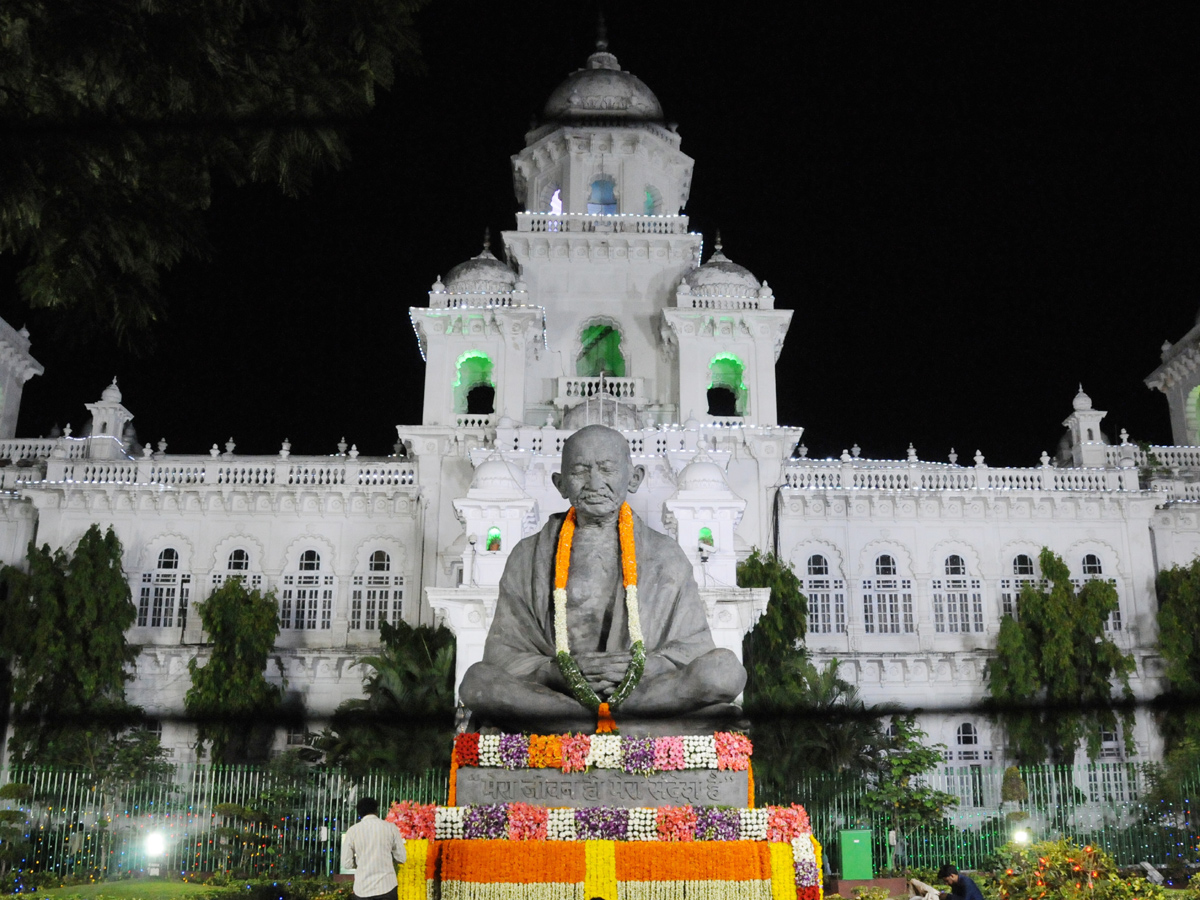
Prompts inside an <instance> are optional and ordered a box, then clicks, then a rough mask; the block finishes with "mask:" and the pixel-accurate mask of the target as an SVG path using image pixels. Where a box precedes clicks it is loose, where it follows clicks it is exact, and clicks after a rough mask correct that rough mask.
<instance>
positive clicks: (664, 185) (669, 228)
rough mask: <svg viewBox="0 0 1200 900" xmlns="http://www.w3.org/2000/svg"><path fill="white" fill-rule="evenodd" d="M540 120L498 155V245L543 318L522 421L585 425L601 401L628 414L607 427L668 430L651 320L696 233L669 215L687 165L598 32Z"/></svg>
mask: <svg viewBox="0 0 1200 900" xmlns="http://www.w3.org/2000/svg"><path fill="white" fill-rule="evenodd" d="M542 122H543V124H541V125H540V126H539V127H536V128H534V129H533V130H532V131H530V132H529V133H528V134H526V136H525V148H524V149H523V150H521V152H519V153H517V154H516V155H515V156H513V158H512V171H513V183H514V188H515V191H516V196H517V200H518V202H519V203H521V205H522V206H523V207H524V209H525V211H524V212H521V213H518V214H517V227H516V230H515V231H507V232H505V234H504V245H505V248H506V249H507V252H508V256H509V259H510V261H511V262H512V263H513V264H514V265H516V266H517V267H518V269H519V271H520V274H521V277H522V278H523V279H524V281H525V282H526V284H527V286H528V291H529V296H530V298H531V299H530V302H531V303H534V304H536V305H538V306H541V307H543V308H544V309H545V311H546V346H547V348H548V350H549V353H548V354H545V358H544V359H543V360H541V361H540V362H539V363H538V364H537V365H532V366H530V368H529V369H528V370H527V373H526V388H525V393H526V398H527V400H526V407H525V411H524V420H525V421H526V422H539V423H540V422H543V421H545V420H546V418H547V416H549V417H550V418H552V419H553V420H554V421H557V422H563V421H569V422H574V421H575V420H576V419H579V418H581V416H582V419H583V420H588V419H590V418H591V414H590V412H589V411H588V409H587V407H586V406H585V404H586V403H587V401H588V400H589V399H596V398H598V397H600V396H601V395H603V398H604V400H605V404H606V405H605V407H604V409H605V415H606V416H607V415H610V414H613V407H612V406H611V405H608V404H609V401H613V402H616V403H620V404H623V405H624V406H626V407H629V409H627V410H625V411H623V412H620V413H619V414H617V415H615V417H614V419H613V421H638V422H642V423H644V424H646V425H655V424H659V423H665V422H678V421H680V419H679V408H678V400H677V397H676V393H675V373H674V366H673V365H672V361H671V359H670V357H669V355H668V354H667V353H666V352H664V351H665V348H664V347H663V346H662V344H661V341H660V339H659V330H660V329H659V320H660V316H661V313H662V310H663V309H665V308H666V307H667V306H669V305H670V303H671V297H672V293H673V291H674V288H675V285H676V284H677V283H678V281H679V279H680V278H681V277H682V276H683V275H684V273H685V272H687V271H689V270H690V269H692V268H694V267H695V266H696V265H697V264H698V263H699V252H700V242H701V239H700V236H699V235H696V234H691V233H689V232H688V222H687V217H686V216H683V215H681V212H682V209H683V207H684V205H685V204H686V203H687V200H688V194H689V192H690V190H691V181H692V168H693V162H692V160H691V159H690V158H689V157H688V156H686V155H685V154H684V153H682V152H681V151H680V149H679V146H680V138H679V135H678V134H676V133H675V131H674V130H673V127H668V126H666V125H665V123H664V116H663V109H662V105H661V104H660V103H659V100H658V98H657V97H656V96H655V95H654V93H653V91H651V90H650V88H649V87H647V86H646V84H645V83H644V82H643V81H642V80H641V79H639V78H638V77H637V76H636V75H633V74H632V73H630V72H627V71H625V70H623V69H622V68H621V65H620V63H619V62H618V61H617V58H616V56H614V55H613V54H612V53H610V52H609V50H608V44H607V41H606V40H605V39H604V37H603V34H602V35H601V37H600V39H599V40H598V41H597V43H596V52H595V53H593V54H592V55H591V56H589V57H588V59H587V63H586V65H585V66H584V67H583V68H582V69H579V70H577V71H575V72H572V73H571V74H570V75H568V76H567V78H566V80H564V81H563V82H562V83H561V84H560V85H559V86H558V87H557V88H555V89H554V91H553V92H551V94H550V97H549V99H548V100H547V101H546V105H545V108H544V110H543V113H542ZM579 407H583V408H582V409H580V410H579V411H577V412H576V413H575V414H574V415H569V412H570V410H571V409H572V408H579ZM598 408H599V407H598ZM509 414H510V415H513V416H516V415H517V413H516V412H515V411H510V413H509ZM606 421H607V419H606Z"/></svg>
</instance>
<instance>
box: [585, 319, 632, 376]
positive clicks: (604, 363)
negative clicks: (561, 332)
mask: <svg viewBox="0 0 1200 900" xmlns="http://www.w3.org/2000/svg"><path fill="white" fill-rule="evenodd" d="M601 372H603V373H604V374H605V375H612V376H615V377H616V378H624V377H625V354H623V353H622V352H621V332H620V330H619V329H618V328H617V327H616V326H615V325H612V324H609V323H605V322H601V323H597V324H592V325H588V326H586V327H585V328H584V329H583V331H582V332H580V334H579V355H578V356H577V357H575V374H576V375H584V376H587V377H589V378H594V377H596V376H597V375H599V374H600V373H601Z"/></svg>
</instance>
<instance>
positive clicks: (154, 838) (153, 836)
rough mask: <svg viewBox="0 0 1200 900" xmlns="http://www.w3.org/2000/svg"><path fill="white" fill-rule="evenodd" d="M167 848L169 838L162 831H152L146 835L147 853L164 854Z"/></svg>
mask: <svg viewBox="0 0 1200 900" xmlns="http://www.w3.org/2000/svg"><path fill="white" fill-rule="evenodd" d="M166 850H167V839H166V837H164V836H163V833H162V832H161V831H152V832H150V833H149V834H148V835H146V855H147V856H151V857H154V856H162V855H163V854H164V853H165V852H166Z"/></svg>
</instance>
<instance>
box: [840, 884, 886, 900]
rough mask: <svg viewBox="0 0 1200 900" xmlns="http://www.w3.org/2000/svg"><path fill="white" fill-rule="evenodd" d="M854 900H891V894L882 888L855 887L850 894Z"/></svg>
mask: <svg viewBox="0 0 1200 900" xmlns="http://www.w3.org/2000/svg"><path fill="white" fill-rule="evenodd" d="M850 893H851V894H853V895H854V900H891V898H892V892H891V891H889V890H888V889H887V888H882V887H856V888H854V889H853V890H852V891H851V892H850Z"/></svg>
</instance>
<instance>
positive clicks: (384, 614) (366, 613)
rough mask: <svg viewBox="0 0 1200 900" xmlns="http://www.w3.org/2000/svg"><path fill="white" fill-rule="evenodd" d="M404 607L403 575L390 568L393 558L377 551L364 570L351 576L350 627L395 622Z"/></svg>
mask: <svg viewBox="0 0 1200 900" xmlns="http://www.w3.org/2000/svg"><path fill="white" fill-rule="evenodd" d="M403 607H404V577H403V576H402V575H399V574H396V573H394V572H393V571H392V557H391V555H390V554H389V553H388V552H387V551H386V550H376V551H374V552H373V553H372V554H371V556H370V557H369V558H368V560H367V571H366V572H364V573H359V574H356V575H355V576H354V584H353V587H352V589H351V591H350V629H351V630H352V631H359V630H366V631H374V630H376V629H377V628H378V627H379V625H380V623H382V622H387V623H389V624H391V625H396V624H398V623H399V622H400V620H401V613H402V612H403Z"/></svg>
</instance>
